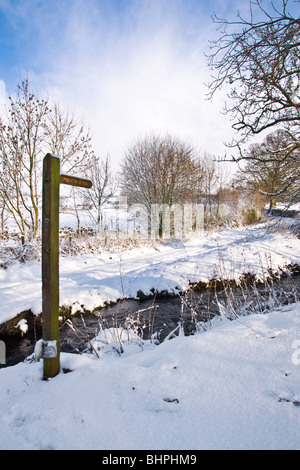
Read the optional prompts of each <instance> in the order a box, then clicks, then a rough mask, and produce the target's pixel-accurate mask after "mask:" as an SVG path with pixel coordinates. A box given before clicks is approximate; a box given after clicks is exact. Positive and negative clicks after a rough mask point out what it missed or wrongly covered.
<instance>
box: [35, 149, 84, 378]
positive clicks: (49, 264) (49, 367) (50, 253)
mask: <svg viewBox="0 0 300 470" xmlns="http://www.w3.org/2000/svg"><path fill="white" fill-rule="evenodd" d="M60 184H68V185H72V186H80V187H83V188H91V187H92V183H91V181H89V180H87V179H83V178H78V177H75V176H70V175H62V174H60V158H59V157H58V156H56V155H52V154H50V153H48V154H47V155H46V156H45V158H44V162H43V207H42V297H43V301H42V310H43V353H42V357H43V359H44V378H45V379H47V378H51V377H55V376H56V375H57V374H58V373H59V370H60V362H59V356H60V335H59V321H58V308H59V185H60Z"/></svg>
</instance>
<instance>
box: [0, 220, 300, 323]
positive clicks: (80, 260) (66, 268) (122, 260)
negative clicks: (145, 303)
mask: <svg viewBox="0 0 300 470" xmlns="http://www.w3.org/2000/svg"><path fill="white" fill-rule="evenodd" d="M299 260H300V243H299V239H297V238H296V237H294V236H292V235H287V234H283V233H278V232H274V233H267V232H266V229H265V228H264V227H263V226H258V227H252V228H251V229H250V228H239V229H234V230H227V231H225V230H224V231H221V232H219V233H213V234H210V235H207V234H206V235H201V236H200V235H198V236H195V237H194V238H191V239H190V240H189V241H186V242H184V243H183V242H180V243H178V244H171V243H170V244H169V245H167V244H165V245H160V246H159V248H157V247H156V248H154V247H151V246H141V247H139V248H136V249H133V250H127V251H126V250H121V249H119V250H118V249H117V250H116V251H115V252H114V253H109V252H103V253H100V254H95V253H93V254H86V255H81V256H73V257H71V256H66V257H61V258H60V305H65V306H72V305H73V311H74V312H75V311H76V310H78V309H79V310H80V308H81V306H83V307H84V308H85V309H86V310H90V311H92V310H93V309H94V308H96V307H101V306H104V305H105V303H109V302H116V301H118V300H119V299H122V298H136V297H137V296H138V295H139V293H141V292H142V293H143V294H144V295H151V294H152V293H153V291H159V292H167V293H170V294H174V293H177V292H178V290H185V289H186V288H187V287H188V286H189V283H198V282H204V283H205V282H208V281H209V280H210V279H211V278H213V277H216V278H227V279H238V278H239V277H240V276H241V275H242V274H243V273H249V272H250V273H253V274H256V275H257V277H258V278H259V277H263V276H264V275H266V273H268V270H269V269H272V270H274V271H276V270H277V269H278V268H280V267H282V268H283V267H285V266H288V265H290V264H293V263H296V264H299V262H300V261H299ZM0 298H1V305H0V324H1V323H4V322H5V321H8V320H10V319H11V318H14V317H15V316H16V315H17V314H18V313H20V312H22V311H25V310H31V311H32V312H33V313H34V314H39V313H40V312H41V310H42V308H41V306H42V295H41V264H40V263H38V262H28V263H24V264H13V265H12V266H10V267H9V268H8V269H7V270H0Z"/></svg>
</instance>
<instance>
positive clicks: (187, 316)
mask: <svg viewBox="0 0 300 470" xmlns="http://www.w3.org/2000/svg"><path fill="white" fill-rule="evenodd" d="M299 298H300V276H299V274H298V275H296V276H294V277H293V278H289V277H288V278H286V279H281V280H279V281H276V282H270V283H267V284H264V285H262V286H254V287H253V286H248V287H246V286H245V287H244V288H243V289H238V288H233V287H231V286H230V285H229V284H228V285H224V286H223V289H220V288H219V290H218V291H216V290H214V289H212V290H205V291H202V292H197V291H195V290H191V291H190V292H188V293H187V294H185V295H184V296H168V297H162V298H156V299H150V300H143V301H139V300H132V299H130V300H123V301H120V302H118V303H117V304H115V305H113V306H110V307H106V308H103V309H101V310H99V312H97V315H90V316H87V315H86V316H83V317H72V318H71V319H70V320H69V321H65V322H64V323H62V325H61V329H60V339H61V351H62V352H77V353H78V352H82V351H84V350H86V348H87V345H88V342H89V340H91V339H93V338H94V337H95V336H96V335H97V333H98V332H99V330H100V327H102V328H111V327H119V326H123V327H124V326H125V325H126V324H127V325H130V326H131V328H132V329H134V330H135V331H137V332H138V333H139V334H140V335H142V337H143V338H144V339H149V338H151V337H152V336H153V335H155V337H156V339H157V340H158V341H160V342H161V341H163V340H164V339H166V338H167V337H168V335H170V334H171V336H172V332H173V331H174V330H176V328H177V329H178V324H180V325H182V327H183V329H184V332H185V334H187V335H189V334H193V333H194V332H195V330H196V328H198V329H199V325H200V326H201V328H202V329H203V328H204V329H205V325H208V323H207V322H209V320H211V319H212V318H213V317H214V316H215V315H219V314H220V309H219V305H220V303H221V304H222V305H223V306H225V307H226V309H227V311H228V312H229V315H231V316H232V317H234V315H235V314H236V313H237V312H240V311H243V313H259V312H260V311H267V310H268V309H270V308H273V307H276V306H279V305H282V304H286V303H292V302H295V301H296V300H299ZM175 334H176V332H175ZM41 337H42V332H41V331H35V332H32V333H28V334H26V335H24V337H23V338H22V339H20V338H9V339H8V338H6V339H5V345H6V364H5V365H0V368H1V367H7V366H10V365H14V364H17V363H18V362H21V361H24V359H26V358H27V357H28V356H30V355H31V354H32V353H33V350H34V345H35V342H36V341H37V340H39V339H40V338H41Z"/></svg>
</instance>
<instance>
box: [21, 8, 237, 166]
mask: <svg viewBox="0 0 300 470" xmlns="http://www.w3.org/2000/svg"><path fill="white" fill-rule="evenodd" d="M117 3H118V2H110V1H104V0H103V1H101V2H99V1H97V0H86V1H84V2H83V1H82V0H75V1H74V2H72V6H71V7H69V8H68V9H67V8H66V3H65V2H63V1H62V2H61V3H60V7H59V8H60V9H59V11H60V15H61V14H62V13H64V15H65V16H64V20H63V24H62V23H61V21H62V20H61V16H60V17H59V18H60V20H59V22H60V30H59V31H58V32H56V31H55V29H53V15H52V16H51V18H50V19H51V21H50V22H49V23H48V26H47V23H46V22H45V18H44V17H43V16H42V11H36V13H35V15H34V23H35V24H36V25H39V28H38V30H39V40H40V47H39V53H38V55H37V57H36V63H38V64H39V69H40V70H39V71H36V69H34V67H33V68H32V71H29V76H30V77H31V81H32V83H33V85H34V86H35V87H36V88H37V89H38V90H39V91H40V94H46V93H48V94H49V97H50V98H53V99H54V100H57V101H59V102H60V103H61V104H63V105H65V106H66V107H68V108H69V109H71V110H74V112H75V113H76V115H78V116H79V117H81V116H83V117H84V120H85V121H86V122H87V123H88V125H89V127H90V129H91V132H92V134H93V137H94V144H95V148H96V151H97V152H98V153H99V154H103V155H105V154H107V153H109V154H110V155H111V157H112V159H113V161H114V162H115V164H116V165H117V164H118V162H119V161H120V159H121V158H122V156H123V154H124V151H125V149H126V147H127V145H128V144H130V143H131V142H132V141H134V140H135V139H136V138H138V137H140V136H141V135H144V134H146V133H148V132H150V131H156V132H161V133H164V132H165V131H168V132H171V133H172V134H176V135H178V136H179V137H183V138H187V139H189V140H191V141H192V142H193V143H194V144H195V145H196V146H197V147H198V148H203V149H205V150H207V151H209V152H211V153H215V154H217V153H219V154H222V153H223V152H224V148H223V142H224V141H226V140H229V139H230V134H231V127H230V124H229V120H228V118H225V117H224V116H223V115H221V114H220V111H221V110H222V107H223V105H224V96H221V95H220V96H219V98H216V99H215V100H214V101H213V103H211V102H209V101H207V100H205V94H206V93H207V89H206V87H205V86H204V84H203V82H207V81H209V71H208V68H207V64H206V59H205V58H204V55H203V50H204V49H206V50H207V48H208V39H209V38H210V36H211V34H212V32H213V31H214V26H212V25H211V23H210V12H209V10H208V9H207V5H206V3H205V2H192V1H190V2H189V1H187V0H185V1H182V0H160V1H156V0H152V1H149V0H132V1H131V2H119V4H120V5H123V10H122V11H119V12H116V10H114V7H115V6H116V4H117ZM69 5H70V4H69ZM99 5H101V8H100V7H99ZM193 5H197V9H196V10H197V11H194V9H193V8H192V6H193ZM62 27H63V30H62V29H61V28H62ZM56 34H57V35H58V37H59V40H58V41H56V40H55V38H56Z"/></svg>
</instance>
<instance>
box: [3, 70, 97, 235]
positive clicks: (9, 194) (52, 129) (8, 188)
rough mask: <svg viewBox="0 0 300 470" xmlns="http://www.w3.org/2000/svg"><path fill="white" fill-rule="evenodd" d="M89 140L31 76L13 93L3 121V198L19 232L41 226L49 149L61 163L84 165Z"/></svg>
mask: <svg viewBox="0 0 300 470" xmlns="http://www.w3.org/2000/svg"><path fill="white" fill-rule="evenodd" d="M89 141H90V139H89V137H88V135H86V134H85V133H84V130H83V127H82V126H81V127H79V128H78V126H76V124H75V121H74V119H73V116H70V115H67V114H65V115H64V113H62V112H61V111H60V110H59V107H58V106H55V107H54V113H53V115H52V112H51V109H50V106H49V103H48V100H44V99H42V100H40V99H38V98H37V97H36V96H35V95H34V94H33V93H32V92H31V91H30V87H29V82H28V79H26V80H23V81H22V83H21V85H18V87H17V93H16V97H15V98H13V97H11V96H10V97H9V106H8V111H7V118H6V119H5V120H3V119H0V196H1V200H2V202H4V204H5V210H6V211H7V212H8V213H9V214H10V215H11V216H12V217H13V219H14V221H15V223H16V225H17V227H18V228H19V230H20V233H21V234H22V235H24V236H25V234H27V235H29V236H31V237H35V236H36V235H37V232H38V228H39V214H40V205H41V189H42V188H41V186H42V185H41V177H42V160H43V157H44V156H45V154H46V153H47V152H48V151H51V152H53V153H61V156H62V164H64V163H65V164H66V165H68V169H69V168H74V167H75V166H77V165H79V164H80V165H81V166H82V164H83V161H84V159H86V158H87V156H88V154H89V150H90V142H89Z"/></svg>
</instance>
